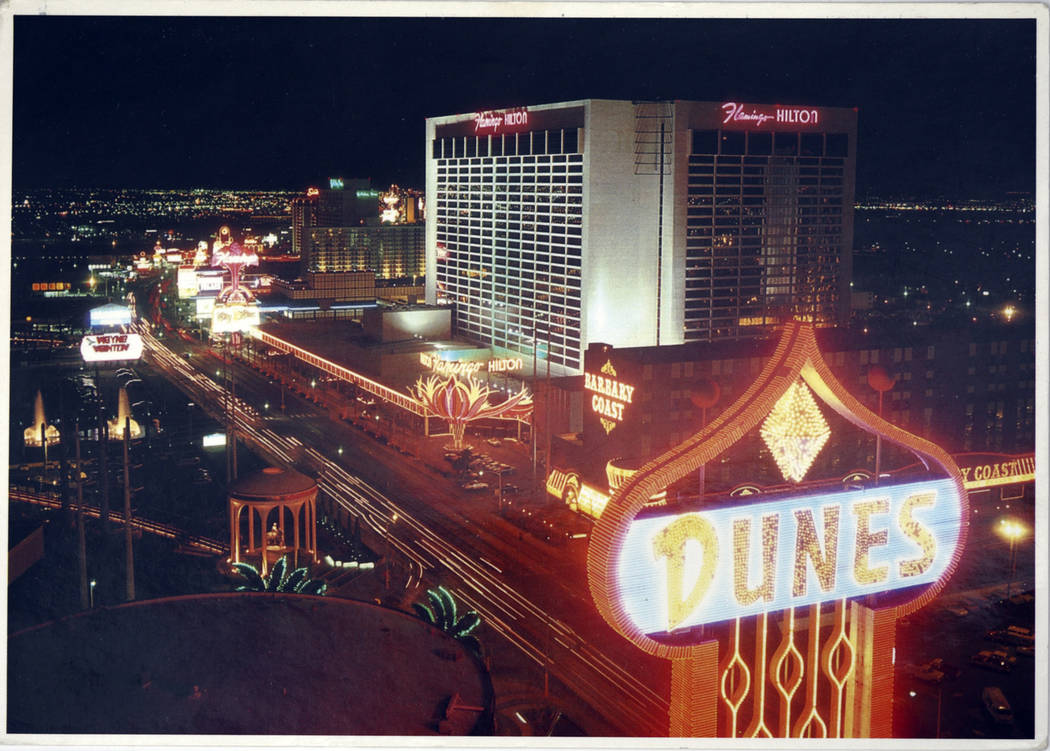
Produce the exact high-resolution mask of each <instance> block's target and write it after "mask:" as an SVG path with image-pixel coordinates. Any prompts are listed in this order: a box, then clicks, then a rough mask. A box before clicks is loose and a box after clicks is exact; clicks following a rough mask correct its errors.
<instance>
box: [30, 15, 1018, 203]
mask: <svg viewBox="0 0 1050 751" xmlns="http://www.w3.org/2000/svg"><path fill="white" fill-rule="evenodd" d="M14 39H15V43H14V94H13V110H14V115H13V117H14V153H13V169H14V189H15V191H16V193H17V191H19V190H26V189H32V188H42V187H72V186H77V187H102V188H125V187H127V188H130V187H145V188H169V187H224V188H238V189H239V188H262V189H293V190H300V189H303V188H305V187H307V186H308V185H311V184H317V183H318V182H320V181H321V179H323V178H325V177H327V176H329V175H342V176H344V177H371V178H372V179H373V182H374V184H377V185H380V186H382V185H386V184H389V183H390V182H397V183H399V184H401V185H403V186H408V187H417V188H422V187H423V182H424V180H423V175H424V157H425V152H424V143H423V137H424V118H425V117H427V116H434V115H446V114H452V113H459V112H472V111H476V110H479V109H491V108H501V107H511V106H517V105H528V104H540V103H544V102H558V101H565V100H570V99H583V98H590V97H594V98H611V99H696V100H703V101H724V100H734V101H745V102H759V103H781V104H805V105H814V106H820V105H824V106H849V107H858V108H859V110H860V119H859V127H860V132H859V137H858V138H859V144H858V152H857V153H858V160H857V170H858V174H857V193H858V196H860V197H865V196H872V195H881V196H886V195H899V196H916V197H934V196H941V195H944V196H948V197H950V198H970V197H975V198H976V197H982V198H983V197H987V198H996V197H999V196H1001V195H1002V194H1003V193H1005V192H1007V191H1033V190H1034V184H1035V21H1034V20H1021V21H999V20H905V21H881V20H828V21H819V20H818V21H807V20H776V21H743V20H730V21H722V20H709V19H689V20H684V19H674V20H651V21H650V20H633V19H629V20H618V19H617V20H613V19H594V20H532V19H529V20H523V19H502V20H501V19H491V20H473V19H467V20H461V19H460V20H457V19H447V20H442V19H437V20H420V19H355V18H339V19H318V18H313V19H287V18H272V19H249V18H240V19H238V18H193V17H188V18H91V17H65V18H62V17H41V16H18V17H16V19H15V26H14Z"/></svg>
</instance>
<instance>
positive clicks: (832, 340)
mask: <svg viewBox="0 0 1050 751" xmlns="http://www.w3.org/2000/svg"><path fill="white" fill-rule="evenodd" d="M816 333H817V342H818V344H819V345H820V348H821V351H823V352H849V351H854V350H860V349H885V348H887V347H913V348H914V347H925V346H928V345H930V344H937V343H941V342H944V341H946V340H953V341H965V342H982V341H994V340H998V339H1021V338H1031V337H1033V336H1034V335H1035V330H1034V322H1033V321H1028V322H1024V321H1017V322H1014V323H1012V324H1008V325H1003V324H1000V323H994V322H992V323H986V324H975V325H972V326H969V327H965V328H963V329H961V330H960V328H959V327H958V326H955V325H952V324H950V323H947V322H946V323H944V324H940V325H930V326H915V327H911V326H904V325H900V326H887V327H883V328H871V329H869V331H865V330H864V328H863V327H861V328H857V327H840V328H821V329H817V332H816ZM778 338H779V334H778V333H777V332H776V331H773V332H771V333H769V334H768V335H766V336H756V337H754V338H749V339H731V340H721V341H714V342H686V343H684V344H665V345H661V346H659V347H656V346H653V347H611V348H610V350H609V351H611V352H615V353H616V355H617V356H618V357H622V358H626V359H637V360H639V361H641V362H646V363H652V364H658V363H670V362H688V361H701V360H724V359H739V358H745V357H769V356H770V355H771V354H772V353H773V350H774V348H775V347H776V344H777V341H778ZM602 347H609V345H607V344H604V343H602V342H592V343H591V344H590V346H589V347H588V349H587V352H594V353H597V354H598V355H600V352H601V348H602Z"/></svg>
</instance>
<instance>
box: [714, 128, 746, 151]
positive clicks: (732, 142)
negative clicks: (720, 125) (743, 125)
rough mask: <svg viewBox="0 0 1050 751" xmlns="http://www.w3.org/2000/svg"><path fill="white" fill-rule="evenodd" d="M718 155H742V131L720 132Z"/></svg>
mask: <svg viewBox="0 0 1050 751" xmlns="http://www.w3.org/2000/svg"><path fill="white" fill-rule="evenodd" d="M721 141H722V143H721V148H720V153H722V154H743V153H744V133H743V131H733V130H724V131H722V139H721Z"/></svg>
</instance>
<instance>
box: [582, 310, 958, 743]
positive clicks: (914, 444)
mask: <svg viewBox="0 0 1050 751" xmlns="http://www.w3.org/2000/svg"><path fill="white" fill-rule="evenodd" d="M814 396H815V397H816V399H814V398H813V397H814ZM817 400H819V401H820V402H822V403H823V405H824V406H825V408H830V409H831V410H833V411H834V412H836V413H837V414H838V415H840V416H841V417H843V418H845V419H846V420H847V421H849V422H850V423H852V424H853V425H855V426H856V427H858V428H860V429H862V430H864V431H866V432H869V433H872V434H874V435H875V436H877V437H878V438H879V439H880V440H883V441H889V442H891V443H894V444H897V445H898V446H901V447H904V448H906V449H908V450H910V451H911V452H912V453H913V454H914V455H915V456H916V457H918V458H919V460H920V462H921V467H922V472H921V473H920V474H918V475H911V476H910V477H909V479H908V481H899V480H898V481H890V482H892V484H884V485H879V486H876V485H869V486H866V487H865V486H852V487H850V488H848V489H843V486H842V485H841V484H839V485H837V486H836V485H827V484H815V483H808V484H806V483H801V480H802V478H803V477H804V476H805V473H806V471H807V470H808V468H809V466H810V464H811V462H812V461H813V458H814V457H815V455H816V453H817V452H819V451H820V450H822V447H824V446H825V444H826V442H827V441H828V437H829V433H830V431H829V429H828V426H827V423H826V422H824V420H823V417H822V415H821V413H820V410H819V408H818V405H817ZM754 430H759V431H760V432H761V435H762V438H763V440H764V441H765V442H766V445H767V446H768V447H769V449H770V454H771V456H772V457H773V459H774V460H775V461H776V463H777V465H778V466H779V467H780V469H781V471H782V472H783V473H784V476H785V478H786V479H787V480H789V481H790V482H793V483H796V485H795V487H796V490H795V491H794V492H790V493H788V492H783V493H781V492H778V493H775V494H770V496H769V499H768V500H762V495H761V494H758V495H757V496H756V495H752V496H748V497H747V498H746V500H744V499H742V498H731V499H729V500H728V501H727V502H725V503H712V502H711V501H710V500H708V499H704V502H702V503H700V504H697V505H695V506H689V507H685V508H676V507H652V506H649V505H648V501H649V499H651V498H652V497H653V496H654V495H656V494H657V493H659V492H660V491H661V490H663V489H665V488H667V487H668V486H670V485H671V484H672V483H674V482H675V481H677V480H680V479H682V478H683V477H686V476H687V475H689V474H690V473H693V472H696V471H697V470H698V469H699V468H700V467H702V466H703V465H705V464H708V463H710V462H712V461H715V460H716V459H718V458H719V457H720V456H721V455H722V454H724V453H725V452H726V451H727V450H729V449H730V448H731V447H732V446H733V445H734V444H736V443H737V442H738V441H739V440H740V439H741V438H742V437H743V436H744V435H746V434H748V433H750V432H751V431H754ZM824 450H833V446H832V447H829V448H827V449H824ZM829 488H830V490H829ZM968 513H969V511H968V506H967V496H966V492H965V490H964V488H963V477H962V474H961V473H960V471H959V468H958V467H957V466H956V465H955V463H954V462H953V460H952V458H951V456H950V455H949V454H948V453H947V452H945V451H943V450H942V449H941V448H939V447H938V446H935V445H934V444H932V443H930V442H928V441H926V440H924V439H922V438H919V437H917V436H914V435H911V434H909V433H907V432H905V431H904V430H901V429H900V428H897V427H896V426H894V425H891V424H890V423H888V422H886V421H884V420H882V419H881V418H879V417H878V416H877V415H875V414H874V413H872V412H871V411H870V410H868V409H867V408H866V407H864V406H863V405H862V404H860V402H859V401H857V399H855V398H854V397H853V396H852V395H851V394H850V393H849V392H848V391H847V390H846V389H845V388H844V387H843V386H842V385H841V384H840V383H838V382H837V381H836V380H835V378H834V376H832V374H831V371H830V370H829V369H828V367H827V365H826V364H825V363H824V361H823V359H822V357H821V354H820V352H819V350H818V348H817V344H816V338H815V336H814V332H813V328H812V327H811V326H809V325H806V324H801V323H791V324H788V325H787V326H786V327H785V328H784V330H783V332H782V335H781V339H780V342H779V343H778V345H777V348H776V351H775V352H774V354H773V356H772V357H771V358H770V360H769V362H768V363H767V364H766V367H765V369H764V370H763V371H762V373H761V374H760V375H759V376H758V378H757V380H756V381H755V382H754V383H753V384H752V385H751V386H750V387H749V388H748V389H747V390H746V392H745V393H744V395H743V396H742V397H740V398H739V399H738V400H737V401H736V402H735V403H734V404H732V405H730V406H729V407H728V408H727V409H725V410H724V411H723V412H722V414H720V415H719V416H718V417H717V418H716V419H715V420H713V421H712V422H711V423H709V424H708V425H707V426H705V427H704V428H703V429H702V430H701V431H700V432H698V433H696V434H695V435H693V436H692V437H690V438H689V439H687V440H686V441H685V442H683V443H681V444H679V445H678V446H675V447H674V448H672V449H670V450H668V451H667V452H665V453H664V454H662V455H661V456H659V457H657V458H655V459H653V460H652V461H650V462H649V463H648V464H646V465H645V466H643V467H642V468H641V469H640V470H639V471H638V472H637V473H636V474H634V475H632V476H631V477H630V478H628V479H627V480H626V481H625V482H624V484H623V485H621V486H620V487H619V489H618V490H617V491H616V493H615V494H614V495H613V497H612V498H611V499H610V501H609V503H608V505H607V506H606V507H605V509H604V511H603V512H602V515H601V517H600V518H599V519H598V521H597V522H596V524H595V527H594V530H593V531H592V533H591V542H590V547H589V548H588V561H587V566H588V582H589V584H590V589H591V594H592V596H593V598H594V601H595V604H596V606H597V608H598V610H599V612H600V613H601V614H602V616H603V617H604V618H605V619H606V620H607V621H608V622H609V623H610V625H612V626H613V628H615V629H616V630H617V631H618V632H619V633H620V634H621V635H623V636H624V637H625V638H627V639H629V640H630V641H631V642H633V643H634V644H635V645H636V646H637V647H639V648H640V649H642V650H644V651H645V652H647V653H648V654H651V655H654V656H656V657H662V658H665V659H669V660H671V663H672V671H671V700H670V710H669V717H668V720H669V724H668V726H667V730H666V732H667V733H668V734H670V735H685V736H694V735H707V736H713V735H722V736H730V737H763V736H764V737H878V736H888V735H890V734H891V733H892V681H893V644H894V639H895V636H894V634H895V621H896V620H897V619H899V618H902V617H904V616H906V615H908V614H909V613H912V612H914V611H915V610H918V609H919V608H921V607H922V606H923V605H925V604H927V603H928V602H930V601H931V600H932V599H933V598H934V597H936V596H937V594H938V593H939V592H940V591H941V590H942V589H943V587H944V586H945V584H946V583H947V581H948V579H949V578H950V577H951V575H952V573H953V572H954V571H955V569H956V567H957V566H958V564H959V560H960V557H961V555H962V551H963V547H964V543H965V537H966V526H965V522H966V519H967V518H968ZM814 624H816V627H814Z"/></svg>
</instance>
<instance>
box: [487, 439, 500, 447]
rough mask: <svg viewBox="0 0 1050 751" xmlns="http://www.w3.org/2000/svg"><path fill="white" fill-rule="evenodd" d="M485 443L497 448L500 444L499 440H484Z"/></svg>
mask: <svg viewBox="0 0 1050 751" xmlns="http://www.w3.org/2000/svg"><path fill="white" fill-rule="evenodd" d="M485 443H487V444H488V445H490V446H499V445H500V444H501V443H502V441H500V439H499V438H486V439H485Z"/></svg>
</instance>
